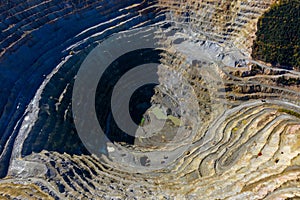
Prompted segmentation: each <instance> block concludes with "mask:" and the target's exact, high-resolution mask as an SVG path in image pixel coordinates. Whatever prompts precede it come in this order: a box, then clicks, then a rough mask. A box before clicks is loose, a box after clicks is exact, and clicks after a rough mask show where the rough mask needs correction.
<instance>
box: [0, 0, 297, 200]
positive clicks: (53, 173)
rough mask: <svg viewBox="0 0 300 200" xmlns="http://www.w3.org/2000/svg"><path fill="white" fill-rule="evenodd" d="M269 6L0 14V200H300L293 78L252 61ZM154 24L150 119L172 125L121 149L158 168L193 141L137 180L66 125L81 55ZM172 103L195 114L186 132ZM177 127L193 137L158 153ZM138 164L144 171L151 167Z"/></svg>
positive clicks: (110, 4)
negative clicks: (156, 50) (156, 158)
mask: <svg viewBox="0 0 300 200" xmlns="http://www.w3.org/2000/svg"><path fill="white" fill-rule="evenodd" d="M272 3H273V1H260V0H255V1H254V0H253V1H242V0H241V1H221V2H218V1H177V0H176V1H175V0H174V1H172V0H168V1H167V0H159V1H158V2H148V1H134V2H132V1H131V2H127V1H96V2H95V1H84V2H80V1H78V2H76V1H73V2H65V1H63V2H61V1H54V0H53V1H38V0H34V1H26V2H23V1H20V2H18V1H14V3H9V4H1V8H0V9H1V16H0V17H1V19H2V20H1V23H0V27H1V31H2V32H1V35H0V36H1V38H0V45H1V54H0V55H1V57H0V59H1V69H0V70H1V77H0V78H1V81H3V82H4V86H5V87H4V88H3V91H2V95H1V99H0V108H1V109H0V110H1V118H0V122H1V124H0V133H1V140H0V145H1V146H0V150H1V155H0V162H1V175H2V177H3V179H2V180H1V181H0V188H2V189H1V192H0V194H1V195H3V196H4V197H7V198H17V199H18V198H19V199H30V198H31V196H32V195H33V196H35V197H36V198H42V199H288V198H299V197H300V182H299V176H300V157H299V155H300V117H299V116H300V114H299V113H300V102H299V98H300V93H299V81H298V80H299V77H300V73H299V72H296V71H292V70H285V69H277V68H270V67H269V66H268V65H267V64H265V63H263V62H260V61H254V60H252V59H251V58H250V57H249V55H250V54H251V46H252V41H253V39H254V38H253V37H254V35H255V29H256V22H257V20H258V18H259V16H261V15H262V14H263V12H265V11H266V10H267V9H268V8H269V7H270V6H271V4H272ZM150 24H151V25H156V26H158V27H160V29H159V31H158V33H156V34H157V37H158V38H159V39H158V40H159V41H160V43H161V45H162V46H163V53H161V61H160V62H161V65H160V66H159V68H158V76H159V81H160V85H159V86H157V88H156V93H155V95H154V96H153V98H152V103H153V105H155V106H153V107H151V109H149V110H148V114H149V116H150V119H153V118H151V117H154V118H155V117H156V118H162V119H166V120H167V125H166V126H165V129H164V130H165V132H163V131H161V132H160V133H158V134H156V135H154V136H153V137H152V138H151V139H149V138H142V139H140V138H137V139H135V140H134V141H133V142H134V143H133V144H123V143H120V144H118V145H120V148H121V147H122V148H125V147H126V148H128V149H131V150H134V151H136V152H143V151H145V152H146V151H157V152H166V155H164V156H162V158H163V159H162V160H161V162H162V164H164V163H167V162H168V159H170V157H169V156H167V155H171V153H172V152H175V151H176V150H177V149H178V148H179V146H180V144H181V143H180V142H182V141H185V140H184V139H186V138H189V139H191V140H192V142H191V143H189V145H188V148H187V149H186V150H185V151H184V152H183V153H182V154H178V155H179V156H178V157H177V158H176V159H175V160H174V161H173V162H171V163H169V164H168V165H167V166H166V167H164V168H162V169H158V170H150V171H149V172H147V173H135V171H136V170H137V169H131V170H127V169H126V168H122V167H120V166H119V165H118V164H119V163H115V162H112V161H111V160H110V159H109V158H107V157H105V156H104V157H97V156H95V155H91V154H90V153H89V152H88V151H87V150H86V149H85V147H84V146H83V145H82V143H81V142H80V140H79V138H78V136H77V132H76V128H75V125H74V122H73V120H74V119H73V116H72V109H71V108H72V106H74V105H72V104H71V102H72V101H71V98H72V88H73V85H74V79H76V74H77V71H78V69H79V68H80V65H81V64H82V62H83V60H84V59H85V57H86V56H87V55H88V54H89V53H90V51H91V50H92V49H94V48H95V47H96V46H97V45H98V44H99V43H101V42H102V41H103V40H105V39H107V36H110V35H112V34H113V33H117V32H120V31H124V30H128V29H130V28H137V27H141V26H147V25H150ZM128 34H129V35H130V34H131V32H130V31H128ZM134 37H136V36H135V35H132V38H134ZM136 39H137V40H138V39H141V38H138V37H136ZM283 79H284V80H287V81H288V80H293V81H290V82H284V81H282V80H283ZM297 81H298V82H297ZM109 87H110V86H107V88H108V90H109ZM191 93H193V95H191ZM103 96H104V97H103V98H105V95H103ZM193 97H195V98H193ZM182 102H183V103H182ZM179 104H180V105H183V106H186V107H184V108H187V109H186V112H185V113H184V114H185V115H186V116H190V120H186V121H184V122H185V123H184V124H183V123H182V118H183V115H182V116H181V115H180V114H179V113H180V111H179V110H178V105H179ZM189 108H190V109H189ZM191 108H192V109H191ZM160 109H161V110H160ZM102 116H104V119H107V118H108V116H109V114H108V113H106V114H105V115H102ZM180 120H181V121H180ZM145 123H147V122H145ZM195 124H196V125H198V126H197V128H195ZM178 126H179V127H185V128H187V130H189V131H191V132H193V131H194V130H197V131H196V132H195V134H194V135H189V134H187V135H182V136H181V137H179V138H177V140H175V142H174V141H173V142H174V143H172V142H171V143H170V144H167V145H165V143H168V142H169V141H171V139H172V137H173V136H172V133H173V131H174V130H177V129H178ZM186 133H189V132H188V131H187V132H186ZM168 134H169V135H168ZM170 134H171V136H170ZM170 138H171V139H170ZM154 145H156V146H155V147H154ZM111 148H112V147H108V148H107V150H108V151H110V150H111ZM168 153H170V154H168ZM140 159H141V160H140V161H141V162H142V163H144V165H145V167H147V163H148V162H151V160H148V158H146V157H141V158H140ZM16 191H18V192H16Z"/></svg>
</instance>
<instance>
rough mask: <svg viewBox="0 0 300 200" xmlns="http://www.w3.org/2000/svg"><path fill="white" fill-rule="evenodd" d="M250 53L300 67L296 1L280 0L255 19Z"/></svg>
mask: <svg viewBox="0 0 300 200" xmlns="http://www.w3.org/2000/svg"><path fill="white" fill-rule="evenodd" d="M257 29H258V31H257V33H256V36H257V38H256V41H254V44H253V48H252V49H253V52H252V57H253V58H255V59H259V60H263V61H265V62H269V63H272V64H273V65H274V66H286V67H288V68H292V67H294V68H296V69H298V70H299V69H300V1H299V0H282V1H280V3H278V4H274V5H273V6H272V7H271V9H270V10H269V11H268V12H266V13H265V14H264V15H263V16H262V17H261V18H260V19H259V21H258V25H257Z"/></svg>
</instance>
